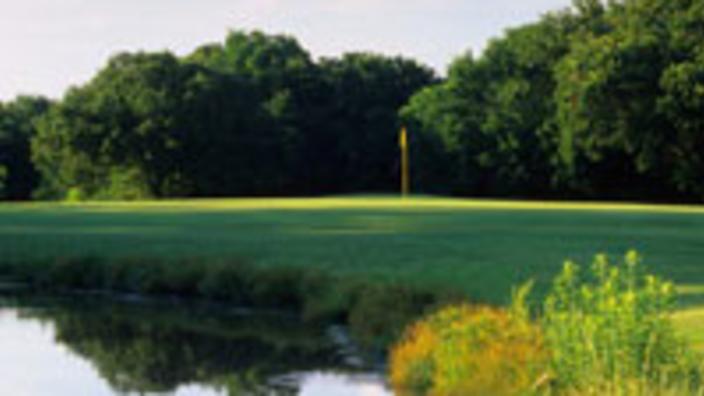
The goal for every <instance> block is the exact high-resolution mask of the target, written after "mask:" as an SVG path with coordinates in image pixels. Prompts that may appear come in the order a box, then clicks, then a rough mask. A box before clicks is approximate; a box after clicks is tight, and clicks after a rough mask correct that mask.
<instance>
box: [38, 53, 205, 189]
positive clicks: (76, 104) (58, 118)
mask: <svg viewBox="0 0 704 396" xmlns="http://www.w3.org/2000/svg"><path fill="white" fill-rule="evenodd" d="M210 85H215V84H213V83H212V82H210V81H209V80H208V76H207V73H205V72H204V71H201V70H199V69H198V68H196V67H189V66H185V65H183V64H181V63H180V61H179V60H178V59H177V58H175V57H174V56H173V55H170V54H167V53H162V54H144V53H139V54H120V55H117V56H115V57H113V58H112V59H111V60H110V62H109V63H108V65H107V66H106V67H105V68H104V69H103V70H101V71H100V72H99V73H98V75H97V76H96V77H95V78H94V79H93V80H91V81H90V82H89V83H88V84H87V85H85V86H83V87H79V88H74V89H72V90H71V91H70V92H69V93H68V94H67V95H66V97H65V98H64V100H63V101H62V102H61V103H60V104H58V105H57V106H55V107H54V108H53V109H52V110H51V111H50V112H49V114H48V115H47V116H46V117H45V118H44V119H43V120H42V122H40V123H39V131H38V132H39V133H38V134H37V136H36V137H35V139H34V142H33V154H34V161H35V163H36V165H37V167H38V168H39V170H40V171H41V172H42V175H43V181H44V186H43V192H44V194H45V195H49V196H51V195H53V196H63V195H65V194H66V193H67V192H68V191H70V190H71V189H80V190H81V191H82V195H85V196H87V197H110V198H142V197H149V196H171V195H188V194H190V193H191V192H192V191H193V183H194V181H193V179H192V178H191V177H190V176H192V175H189V174H188V170H189V167H190V163H191V161H192V160H193V158H192V157H190V156H189V154H190V153H189V146H188V143H189V141H188V139H189V138H190V137H191V135H192V134H193V133H192V132H193V131H192V121H193V120H192V119H191V118H190V117H189V115H190V112H189V110H190V109H192V108H194V106H196V105H197V103H198V101H199V100H201V99H202V98H201V91H202V90H204V89H206V88H207V87H208V86H210ZM204 87H205V88H204Z"/></svg>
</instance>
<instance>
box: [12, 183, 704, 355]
mask: <svg viewBox="0 0 704 396" xmlns="http://www.w3.org/2000/svg"><path fill="white" fill-rule="evenodd" d="M632 248H633V249H637V250H638V251H639V252H640V253H641V254H643V255H644V256H645V264H646V266H647V267H648V269H649V270H650V271H652V272H655V273H658V274H661V275H663V276H665V277H667V278H671V279H672V280H674V281H675V282H676V283H677V284H678V285H682V286H683V289H682V290H683V291H684V292H685V293H684V295H683V309H686V310H683V311H682V312H681V313H680V314H679V315H678V317H677V320H678V323H680V325H681V327H682V328H683V329H685V331H687V332H689V333H691V334H692V335H693V336H695V337H696V336H697V335H698V334H699V333H704V332H703V331H702V330H704V308H699V307H700V306H702V307H704V207H700V206H675V205H638V204H614V203H603V204H602V203H547V202H510V201H487V200H454V199H444V198H411V199H406V200H400V199H395V198H388V197H351V198H347V197H342V198H319V199H239V200H238V199H232V200H184V201H158V202H134V203H133V202H119V203H110V202H104V203H102V202H101V203H83V204H62V203H30V204H2V205H0V257H2V259H3V260H7V261H25V260H35V259H37V260H38V259H44V258H55V257H86V256H93V257H104V258H125V257H127V258H129V257H158V258H159V259H161V260H169V259H176V258H179V259H183V258H191V259H192V258H198V259H202V260H206V261H207V260H211V259H212V260H214V259H220V258H237V259H241V260H245V261H246V262H248V263H252V264H254V265H256V266H261V267H263V268H277V267H282V266H285V267H302V268H315V269H320V270H323V271H325V272H326V273H327V272H330V273H333V274H334V275H336V276H342V277H346V278H357V279H372V280H381V281H391V282H394V283H404V284H406V283H407V284H412V285H418V286H422V287H427V288H441V289H452V290H459V291H462V292H464V293H466V294H467V295H468V296H469V297H470V298H471V299H473V300H476V301H482V302H490V303H499V304H501V303H506V302H507V301H506V296H509V295H510V289H511V287H512V286H513V285H515V284H518V283H522V282H523V281H525V280H527V279H529V278H535V279H536V281H537V284H536V285H537V291H538V292H540V291H541V290H545V288H546V286H547V283H548V280H549V279H551V278H552V277H553V276H554V274H555V273H557V272H558V271H559V270H560V268H561V264H562V262H563V260H564V259H566V258H571V259H574V260H577V261H581V262H587V261H589V260H590V259H591V257H592V256H593V254H594V253H596V252H606V253H608V254H611V255H614V256H621V255H622V254H623V253H624V252H625V251H626V250H628V249H632ZM699 337H700V338H699V339H698V342H699V343H700V344H702V345H704V337H701V336H699Z"/></svg>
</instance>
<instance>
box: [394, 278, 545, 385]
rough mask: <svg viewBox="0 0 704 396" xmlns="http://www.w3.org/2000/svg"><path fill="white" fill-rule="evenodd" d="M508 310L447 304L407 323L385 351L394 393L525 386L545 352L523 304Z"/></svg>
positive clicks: (539, 370) (520, 296) (535, 376)
mask: <svg viewBox="0 0 704 396" xmlns="http://www.w3.org/2000/svg"><path fill="white" fill-rule="evenodd" d="M521 290H522V292H520V293H516V294H515V295H514V304H513V308H512V309H510V310H505V309H498V308H492V307H485V306H477V307H473V306H469V305H458V306H450V307H447V308H445V309H443V310H441V311H439V312H437V313H435V314H433V315H431V316H429V317H428V318H426V319H424V320H422V321H420V322H418V323H416V324H415V325H413V326H412V327H410V328H409V329H408V330H407V332H406V334H405V335H404V337H403V338H402V340H401V342H399V343H398V344H397V345H396V346H395V347H394V349H393V351H392V353H391V357H390V377H391V383H392V384H393V386H394V390H395V391H396V393H397V394H399V395H437V396H446V395H457V396H460V395H462V396H463V395H482V396H485V395H486V396H510V395H521V394H524V393H526V392H527V391H530V390H531V389H532V388H533V387H534V385H535V384H536V383H538V382H539V379H540V378H541V376H542V375H543V373H544V372H545V369H546V367H547V363H548V358H549V355H548V352H547V351H546V349H545V348H544V344H543V337H542V334H541V331H540V328H539V327H538V326H537V325H535V324H533V323H531V321H530V320H529V318H528V315H527V309H526V308H525V305H524V301H525V300H524V297H525V295H526V294H527V290H528V288H523V289H521Z"/></svg>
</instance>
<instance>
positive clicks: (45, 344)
mask: <svg viewBox="0 0 704 396" xmlns="http://www.w3.org/2000/svg"><path fill="white" fill-rule="evenodd" d="M0 359H1V360H2V362H0V364H1V365H2V371H0V382H1V383H2V389H3V394H7V395H18V396H22V395H58V396H62V395H77V394H83V395H116V394H121V395H122V394H149V395H162V394H164V395H171V394H174V395H199V396H200V395H208V396H209V395H307V396H318V395H319V396H327V395H339V396H345V395H350V396H353V395H354V396H357V395H358V396H377V395H378V396H387V395H391V392H390V391H389V390H388V388H387V386H386V385H385V383H384V376H383V368H382V367H380V365H379V364H378V363H379V360H380V359H378V358H377V359H372V358H369V357H366V358H365V357H364V354H362V353H359V352H357V351H356V350H355V348H354V345H353V344H352V343H350V342H349V341H348V340H347V337H346V334H345V332H344V329H341V328H337V327H322V326H314V325H309V324H305V323H301V322H300V321H299V320H297V319H296V318H293V317H287V316H285V315H283V314H281V313H264V312H259V313H252V312H246V311H238V310H230V309H225V308H223V307H215V306H212V305H194V304H185V303H183V302H165V301H160V302H154V301H150V302H146V301H141V300H140V301H126V300H124V299H123V300H120V301H118V300H115V299H114V298H111V299H107V298H102V297H97V296H94V295H84V296H74V297H70V298H68V297H62V298H55V297H54V298H39V297H29V296H21V295H18V294H16V293H13V294H12V295H8V294H7V293H1V294H0ZM374 360H376V363H377V364H373V363H374Z"/></svg>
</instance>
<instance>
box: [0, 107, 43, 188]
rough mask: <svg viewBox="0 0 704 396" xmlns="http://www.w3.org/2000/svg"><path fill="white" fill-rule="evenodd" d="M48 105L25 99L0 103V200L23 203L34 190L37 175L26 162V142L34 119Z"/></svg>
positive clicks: (28, 145) (32, 133)
mask: <svg viewBox="0 0 704 396" xmlns="http://www.w3.org/2000/svg"><path fill="white" fill-rule="evenodd" d="M50 105H51V103H50V102H49V101H48V100H47V99H45V98H40V97H29V96H21V97H18V98H17V99H15V100H14V101H12V102H9V103H5V104H2V103H0V199H2V198H6V199H11V200H26V199H29V198H30V197H31V195H32V191H33V190H34V189H35V188H36V187H37V183H38V182H39V175H38V174H37V171H36V170H35V168H34V165H33V164H32V162H31V160H30V141H31V139H32V137H33V136H34V135H35V134H36V125H35V124H36V122H37V119H38V118H39V117H40V116H41V115H43V114H44V113H45V112H46V111H47V110H48V109H49V107H50Z"/></svg>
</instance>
